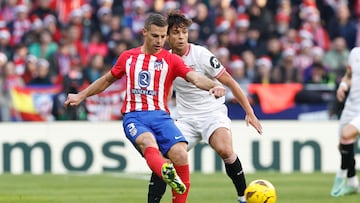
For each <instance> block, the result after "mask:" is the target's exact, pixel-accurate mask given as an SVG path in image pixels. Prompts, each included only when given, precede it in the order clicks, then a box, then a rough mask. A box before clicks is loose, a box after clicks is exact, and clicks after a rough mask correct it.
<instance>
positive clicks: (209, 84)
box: [186, 71, 226, 98]
mask: <svg viewBox="0 0 360 203" xmlns="http://www.w3.org/2000/svg"><path fill="white" fill-rule="evenodd" d="M186 79H187V80H188V81H190V82H191V83H193V84H194V85H195V86H196V87H198V88H200V89H203V90H208V91H209V94H212V95H214V96H215V97H217V98H219V97H223V96H225V94H226V89H225V88H224V87H223V86H222V85H221V84H219V83H217V82H215V81H213V80H211V79H209V78H207V77H205V76H203V75H200V74H198V73H196V72H195V71H190V72H188V73H187V75H186Z"/></svg>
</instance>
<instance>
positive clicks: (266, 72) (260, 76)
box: [253, 56, 274, 84]
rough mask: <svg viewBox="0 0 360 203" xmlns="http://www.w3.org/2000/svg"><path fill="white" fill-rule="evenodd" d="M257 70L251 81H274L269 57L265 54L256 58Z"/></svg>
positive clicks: (268, 82) (259, 82)
mask: <svg viewBox="0 0 360 203" xmlns="http://www.w3.org/2000/svg"><path fill="white" fill-rule="evenodd" d="M256 66H257V70H258V71H257V72H256V75H255V78H254V80H253V83H257V84H271V83H274V80H273V78H272V67H273V66H272V63H271V59H270V58H269V57H267V56H262V57H261V58H259V59H258V60H256Z"/></svg>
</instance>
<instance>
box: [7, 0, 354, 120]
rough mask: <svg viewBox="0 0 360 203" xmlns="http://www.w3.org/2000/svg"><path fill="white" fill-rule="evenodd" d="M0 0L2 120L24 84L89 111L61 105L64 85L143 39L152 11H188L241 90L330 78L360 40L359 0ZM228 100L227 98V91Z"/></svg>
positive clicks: (82, 80)
mask: <svg viewBox="0 0 360 203" xmlns="http://www.w3.org/2000/svg"><path fill="white" fill-rule="evenodd" d="M0 4H1V5H0V75H1V77H0V88H1V92H0V107H1V116H0V120H3V121H7V120H10V116H9V113H7V110H8V109H10V108H11V106H10V105H11V102H9V101H10V100H11V98H10V93H9V90H10V89H11V88H13V87H15V86H20V87H21V86H28V85H61V86H62V89H63V90H62V94H60V95H58V96H57V97H56V98H55V100H54V107H55V109H54V110H53V114H54V116H55V119H56V120H66V119H71V120H77V119H86V116H84V114H81V113H80V114H79V113H76V114H74V116H69V115H66V113H64V112H65V111H64V109H62V105H59V104H61V103H62V101H63V100H64V98H65V96H64V95H65V94H66V93H68V92H77V91H79V90H81V89H82V88H84V87H85V86H86V85H88V84H90V83H91V82H93V81H94V80H96V79H97V78H99V76H101V75H102V74H103V73H104V72H106V71H108V70H109V68H111V66H112V64H113V63H114V62H115V60H116V59H117V57H118V56H119V54H120V53H121V52H122V51H124V50H126V49H129V48H132V47H136V46H138V45H140V44H141V40H142V37H141V30H142V28H143V24H144V20H145V18H146V15H147V14H148V13H149V12H160V13H163V14H164V15H166V14H167V13H168V12H169V11H170V10H172V9H180V10H181V11H182V12H183V13H185V14H186V15H187V16H188V17H189V18H191V19H192V20H193V24H192V25H191V27H190V29H189V41H190V42H193V43H196V44H200V45H204V46H206V47H207V48H209V49H210V50H211V51H212V52H213V53H214V54H215V55H216V56H217V57H218V58H219V60H220V61H221V63H222V64H223V65H224V66H225V67H226V69H227V70H228V71H229V72H230V73H231V74H232V76H233V77H234V78H235V79H236V80H237V81H238V83H239V84H240V85H241V86H242V87H243V89H244V90H246V89H247V85H249V84H254V83H255V84H273V83H302V84H304V85H307V84H322V85H330V87H335V86H336V85H337V83H338V81H339V78H340V77H341V75H342V73H343V72H344V70H345V67H346V64H347V57H348V54H349V50H350V49H351V48H353V47H354V46H357V45H359V43H360V35H359V32H358V27H359V19H360V1H355V0H353V1H350V0H273V1H267V0H227V1H221V0H204V1H200V0H177V1H175V0H153V1H152V0H33V1H30V0H1V1H0ZM303 95H305V97H306V96H307V97H309V98H308V99H304V97H301V98H302V100H305V102H306V101H309V102H311V101H313V100H316V99H314V98H311V97H312V96H315V97H316V96H317V94H315V95H314V94H306V93H305V94H303ZM249 98H251V99H254V101H253V102H256V98H254V97H252V96H251V95H249ZM319 99H320V100H321V99H323V98H319ZM227 101H228V102H234V101H233V98H232V96H231V95H228V96H227ZM56 104H57V105H56ZM56 108H58V109H56ZM82 109H86V108H82ZM83 111H86V110H83ZM85 113H86V112H85ZM76 115H82V117H79V116H76Z"/></svg>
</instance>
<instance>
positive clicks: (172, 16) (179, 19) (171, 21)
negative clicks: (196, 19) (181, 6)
mask: <svg viewBox="0 0 360 203" xmlns="http://www.w3.org/2000/svg"><path fill="white" fill-rule="evenodd" d="M167 23H168V25H169V26H168V34H169V31H170V29H171V28H172V27H174V26H175V27H177V28H180V27H181V28H182V27H186V28H188V27H190V25H191V24H192V20H191V19H189V18H187V17H186V16H185V15H184V14H183V13H181V12H180V10H172V11H171V12H170V13H169V14H168V17H167Z"/></svg>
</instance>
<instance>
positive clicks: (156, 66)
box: [154, 60, 164, 71]
mask: <svg viewBox="0 0 360 203" xmlns="http://www.w3.org/2000/svg"><path fill="white" fill-rule="evenodd" d="M163 65H164V63H163V61H162V60H156V61H155V63H154V69H155V70H157V71H160V70H162V69H163Z"/></svg>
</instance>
